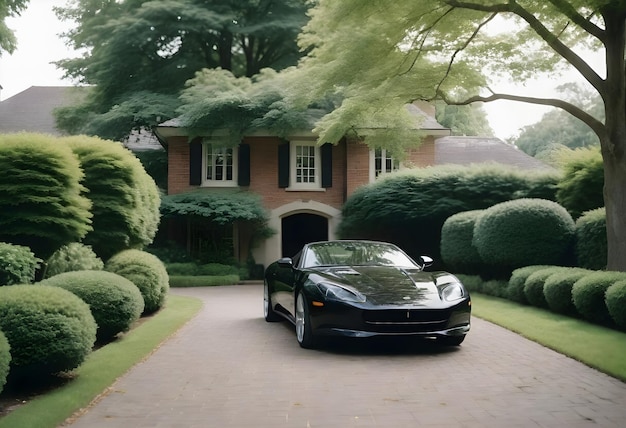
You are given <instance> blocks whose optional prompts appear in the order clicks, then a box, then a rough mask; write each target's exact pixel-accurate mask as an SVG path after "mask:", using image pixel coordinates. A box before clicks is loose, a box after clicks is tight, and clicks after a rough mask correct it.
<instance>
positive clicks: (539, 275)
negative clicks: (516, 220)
mask: <svg viewBox="0 0 626 428" xmlns="http://www.w3.org/2000/svg"><path fill="white" fill-rule="evenodd" d="M458 276H459V278H460V279H461V281H462V282H463V283H464V284H465V286H466V287H467V288H468V289H469V290H470V292H471V291H477V292H482V293H485V294H490V295H494V296H497V297H503V298H507V299H510V300H513V301H516V302H519V303H524V304H530V305H533V306H537V307H541V308H545V309H549V310H551V311H553V312H556V313H560V314H564V315H569V316H575V317H580V318H583V319H585V320H587V321H589V322H592V323H596V324H600V325H604V326H609V327H618V328H620V329H622V330H625V331H626V273H625V272H612V271H592V270H587V269H581V268H568V267H562V266H542V265H537V266H525V267H523V268H519V269H516V270H514V271H513V273H512V275H511V277H510V279H509V281H508V282H506V281H486V282H485V281H483V280H482V279H481V278H480V277H479V276H478V275H458ZM494 284H495V285H496V286H494Z"/></svg>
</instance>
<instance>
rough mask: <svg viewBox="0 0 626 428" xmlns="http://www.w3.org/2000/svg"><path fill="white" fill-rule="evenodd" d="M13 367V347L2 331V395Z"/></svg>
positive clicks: (0, 382)
mask: <svg viewBox="0 0 626 428" xmlns="http://www.w3.org/2000/svg"><path fill="white" fill-rule="evenodd" d="M10 365H11V347H10V346H9V341H8V340H7V337H6V336H5V335H4V333H3V332H2V331H0V393H1V392H2V390H3V389H4V385H5V384H6V381H7V375H8V374H9V367H10Z"/></svg>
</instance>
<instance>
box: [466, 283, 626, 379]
mask: <svg viewBox="0 0 626 428" xmlns="http://www.w3.org/2000/svg"><path fill="white" fill-rule="evenodd" d="M472 314H473V315H475V316H477V317H479V318H482V319H485V320H487V321H490V322H493V323H494V324H498V325H500V326H502V327H505V328H507V329H509V330H511V331H514V332H516V333H519V334H521V335H522V336H524V337H527V338H529V339H531V340H533V341H535V342H538V343H540V344H542V345H544V346H546V347H548V348H551V349H554V350H555V351H558V352H560V353H561V354H564V355H567V356H569V357H571V358H574V359H576V360H578V361H581V362H582V363H584V364H586V365H588V366H590V367H594V368H596V369H598V370H600V371H602V372H604V373H607V374H609V375H611V376H613V377H616V378H618V379H621V380H623V381H626V333H623V332H619V331H616V330H612V329H610V328H605V327H601V326H598V325H594V324H590V323H587V322H585V321H581V320H578V319H574V318H569V317H564V316H561V315H557V314H554V313H552V312H549V311H547V310H543V309H538V308H535V307H531V306H523V305H519V304H517V303H513V302H510V301H508V300H503V299H498V298H496V297H491V296H486V295H483V294H477V293H473V294H472Z"/></svg>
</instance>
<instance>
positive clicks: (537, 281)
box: [524, 266, 568, 308]
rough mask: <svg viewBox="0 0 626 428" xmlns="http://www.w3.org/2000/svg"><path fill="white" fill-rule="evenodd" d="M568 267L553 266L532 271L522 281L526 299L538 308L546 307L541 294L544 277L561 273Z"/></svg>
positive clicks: (546, 304)
mask: <svg viewBox="0 0 626 428" xmlns="http://www.w3.org/2000/svg"><path fill="white" fill-rule="evenodd" d="M567 269H568V268H564V267H559V266H553V267H549V268H545V269H541V270H538V271H536V272H533V273H532V274H530V275H529V276H528V278H526V281H525V282H524V295H525V296H526V300H527V301H528V303H530V304H531V305H533V306H536V307H538V308H548V302H547V301H546V298H545V296H544V294H543V288H544V284H545V282H546V279H548V278H549V277H550V276H552V275H554V274H557V275H559V274H562V273H563V272H565V271H567Z"/></svg>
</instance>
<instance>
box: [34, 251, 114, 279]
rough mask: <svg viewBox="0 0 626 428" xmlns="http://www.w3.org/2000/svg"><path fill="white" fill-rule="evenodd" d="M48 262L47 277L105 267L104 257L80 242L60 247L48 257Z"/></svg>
mask: <svg viewBox="0 0 626 428" xmlns="http://www.w3.org/2000/svg"><path fill="white" fill-rule="evenodd" d="M47 264H48V268H47V269H46V278H49V277H51V276H54V275H58V274H60V273H64V272H74V271H79V270H102V269H103V268H104V263H103V262H102V259H100V257H98V256H97V255H96V253H94V251H93V250H92V249H91V247H90V246H88V245H84V244H80V243H78V242H73V243H71V244H68V245H64V246H63V247H61V248H59V249H58V250H57V251H56V252H55V253H54V254H53V255H52V257H50V258H49V259H48V262H47Z"/></svg>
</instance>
